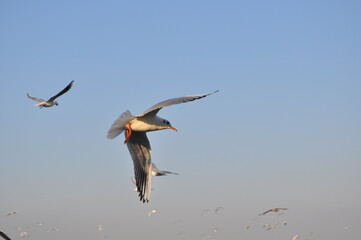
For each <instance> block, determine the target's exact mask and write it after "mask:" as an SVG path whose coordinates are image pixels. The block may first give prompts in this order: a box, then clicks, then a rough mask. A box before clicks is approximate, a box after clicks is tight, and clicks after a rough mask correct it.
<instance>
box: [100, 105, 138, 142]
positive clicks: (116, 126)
mask: <svg viewBox="0 0 361 240" xmlns="http://www.w3.org/2000/svg"><path fill="white" fill-rule="evenodd" d="M133 118H134V117H133V116H132V114H131V113H130V112H129V111H125V112H123V113H122V114H121V115H120V116H119V117H118V119H117V120H115V121H114V123H113V125H112V126H111V127H110V129H109V131H108V135H107V138H109V139H113V138H115V137H117V136H118V135H119V134H121V133H122V132H123V131H124V130H125V126H126V125H127V123H129V122H130V121H131V120H132V119H133Z"/></svg>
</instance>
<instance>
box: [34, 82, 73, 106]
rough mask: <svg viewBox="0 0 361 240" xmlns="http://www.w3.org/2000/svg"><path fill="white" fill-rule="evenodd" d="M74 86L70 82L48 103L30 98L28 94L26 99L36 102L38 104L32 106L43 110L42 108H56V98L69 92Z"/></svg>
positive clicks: (40, 99)
mask: <svg viewBox="0 0 361 240" xmlns="http://www.w3.org/2000/svg"><path fill="white" fill-rule="evenodd" d="M73 84H74V80H73V81H71V82H70V83H69V84H68V86H66V87H65V88H64V89H63V90H61V91H60V92H59V93H58V94H56V95H55V96H53V97H51V98H49V100H48V101H46V100H44V99H42V98H36V97H33V96H31V95H30V94H29V93H27V95H28V98H30V99H32V100H34V101H37V102H39V103H38V104H35V105H34V106H37V107H39V108H43V107H52V106H54V105H56V106H58V105H59V104H58V102H57V101H55V99H56V98H58V97H60V96H61V95H63V94H64V93H66V92H67V91H69V90H70V88H71V87H72V86H73Z"/></svg>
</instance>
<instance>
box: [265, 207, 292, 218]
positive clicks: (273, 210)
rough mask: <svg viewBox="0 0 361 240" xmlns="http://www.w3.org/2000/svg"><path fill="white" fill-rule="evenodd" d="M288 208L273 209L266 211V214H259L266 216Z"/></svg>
mask: <svg viewBox="0 0 361 240" xmlns="http://www.w3.org/2000/svg"><path fill="white" fill-rule="evenodd" d="M287 209H288V208H271V209H269V210H267V211H265V212H264V213H260V214H258V215H260V216H261V215H265V214H267V213H269V212H278V211H280V210H287Z"/></svg>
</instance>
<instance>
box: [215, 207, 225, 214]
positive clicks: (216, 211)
mask: <svg viewBox="0 0 361 240" xmlns="http://www.w3.org/2000/svg"><path fill="white" fill-rule="evenodd" d="M221 209H223V208H222V207H217V208H216V209H214V212H215V214H217V213H218V211H219V210H221Z"/></svg>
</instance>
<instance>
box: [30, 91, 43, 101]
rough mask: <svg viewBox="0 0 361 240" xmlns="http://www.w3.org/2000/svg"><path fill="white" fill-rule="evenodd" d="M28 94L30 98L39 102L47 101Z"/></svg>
mask: <svg viewBox="0 0 361 240" xmlns="http://www.w3.org/2000/svg"><path fill="white" fill-rule="evenodd" d="M26 95H28V98H30V99H31V100H34V101H37V102H46V101H45V100H44V99H42V98H36V97H33V96H31V95H30V94H29V93H27V94H26Z"/></svg>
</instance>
